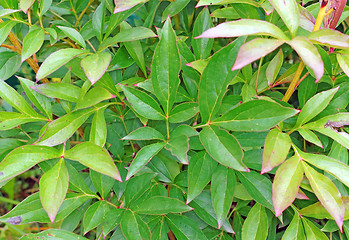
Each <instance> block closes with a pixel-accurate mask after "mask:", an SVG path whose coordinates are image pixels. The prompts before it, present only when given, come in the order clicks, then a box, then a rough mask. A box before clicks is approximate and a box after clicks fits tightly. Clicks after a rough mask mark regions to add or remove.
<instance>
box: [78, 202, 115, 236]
mask: <svg viewBox="0 0 349 240" xmlns="http://www.w3.org/2000/svg"><path fill="white" fill-rule="evenodd" d="M108 210H109V206H108V204H107V203H106V202H105V201H98V202H95V203H94V204H92V205H91V206H90V207H89V208H88V209H87V211H86V212H85V215H84V222H83V223H84V235H85V234H86V233H87V232H89V231H91V230H92V229H94V228H96V227H97V226H98V225H100V224H101V223H102V220H103V218H104V216H105V214H106V213H107V212H108Z"/></svg>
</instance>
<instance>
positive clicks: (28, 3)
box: [19, 0, 35, 14]
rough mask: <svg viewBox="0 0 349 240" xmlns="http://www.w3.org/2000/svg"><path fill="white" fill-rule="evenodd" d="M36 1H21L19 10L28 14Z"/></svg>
mask: <svg viewBox="0 0 349 240" xmlns="http://www.w3.org/2000/svg"><path fill="white" fill-rule="evenodd" d="M34 2H35V0H20V2H19V8H20V9H21V10H22V11H23V12H24V13H25V14H27V12H28V9H29V8H30V7H31V6H32V5H33V3H34Z"/></svg>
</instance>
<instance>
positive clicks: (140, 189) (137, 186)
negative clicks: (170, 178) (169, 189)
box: [125, 172, 155, 207]
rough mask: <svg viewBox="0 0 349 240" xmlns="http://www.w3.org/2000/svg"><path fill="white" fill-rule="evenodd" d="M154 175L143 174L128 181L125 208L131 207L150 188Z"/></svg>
mask: <svg viewBox="0 0 349 240" xmlns="http://www.w3.org/2000/svg"><path fill="white" fill-rule="evenodd" d="M154 176H155V175H154V173H149V172H148V173H143V174H140V175H139V176H135V177H133V178H131V179H129V180H128V181H127V184H126V189H125V206H126V207H129V206H130V205H131V206H132V204H133V203H134V202H135V201H136V200H137V199H138V198H139V197H140V196H142V195H143V194H144V193H145V192H146V191H147V190H148V189H149V187H150V185H151V180H152V179H153V178H154ZM136 203H137V202H136Z"/></svg>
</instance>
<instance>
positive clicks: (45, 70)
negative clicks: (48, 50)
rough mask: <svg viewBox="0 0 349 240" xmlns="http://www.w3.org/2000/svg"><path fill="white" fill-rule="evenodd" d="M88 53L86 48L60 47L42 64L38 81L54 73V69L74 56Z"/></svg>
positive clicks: (37, 77) (37, 74) (38, 73)
mask: <svg viewBox="0 0 349 240" xmlns="http://www.w3.org/2000/svg"><path fill="white" fill-rule="evenodd" d="M87 53H88V51H86V50H81V49H75V48H66V49H60V50H58V51H56V52H54V53H52V54H51V55H50V56H48V57H47V58H46V59H45V61H44V62H43V63H42V64H41V66H40V68H39V71H38V72H37V73H36V79H37V81H39V80H41V79H43V78H44V77H46V76H48V75H49V74H51V73H53V72H54V71H56V70H57V69H58V68H60V67H62V66H63V65H64V64H66V63H68V62H69V61H70V60H72V59H73V58H75V57H78V56H81V55H84V54H87Z"/></svg>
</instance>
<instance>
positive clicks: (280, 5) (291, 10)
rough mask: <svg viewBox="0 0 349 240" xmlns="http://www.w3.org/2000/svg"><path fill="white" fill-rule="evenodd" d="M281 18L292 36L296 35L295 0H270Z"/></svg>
mask: <svg viewBox="0 0 349 240" xmlns="http://www.w3.org/2000/svg"><path fill="white" fill-rule="evenodd" d="M270 3H271V4H272V5H273V7H274V8H275V10H276V11H277V13H278V14H279V15H280V17H281V19H282V20H283V21H284V23H285V25H286V26H287V28H288V29H289V30H290V32H291V35H292V36H296V32H297V29H298V26H299V10H298V4H297V2H296V1H295V0H289V1H282V0H270Z"/></svg>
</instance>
